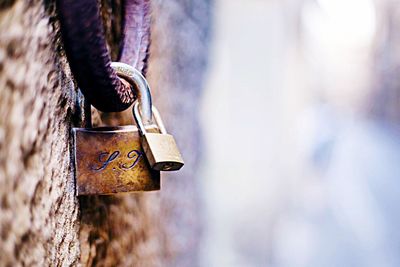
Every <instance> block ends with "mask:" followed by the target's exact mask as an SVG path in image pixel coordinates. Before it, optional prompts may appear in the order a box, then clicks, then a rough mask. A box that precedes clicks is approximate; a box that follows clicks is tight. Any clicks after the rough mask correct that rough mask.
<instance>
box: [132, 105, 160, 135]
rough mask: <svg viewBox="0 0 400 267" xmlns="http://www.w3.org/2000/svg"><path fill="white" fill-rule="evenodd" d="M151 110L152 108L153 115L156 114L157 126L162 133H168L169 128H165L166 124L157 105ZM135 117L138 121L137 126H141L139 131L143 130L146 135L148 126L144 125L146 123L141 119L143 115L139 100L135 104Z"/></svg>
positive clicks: (142, 132)
mask: <svg viewBox="0 0 400 267" xmlns="http://www.w3.org/2000/svg"><path fill="white" fill-rule="evenodd" d="M151 110H152V112H153V115H154V119H155V122H156V126H157V128H158V129H159V130H160V133H162V134H167V129H165V126H164V123H163V122H162V119H161V116H160V113H159V112H158V110H157V109H156V107H155V106H152V107H151ZM133 117H134V118H135V121H136V124H137V126H138V128H139V131H140V132H141V134H142V135H145V134H146V127H145V125H144V123H143V121H142V119H141V118H142V116H141V114H140V111H139V103H138V102H136V103H135V104H134V106H133Z"/></svg>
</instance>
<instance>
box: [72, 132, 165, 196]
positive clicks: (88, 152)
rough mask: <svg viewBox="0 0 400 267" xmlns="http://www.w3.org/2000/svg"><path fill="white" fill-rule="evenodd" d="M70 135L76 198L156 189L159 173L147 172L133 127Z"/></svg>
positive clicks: (147, 166) (138, 139) (137, 136)
mask: <svg viewBox="0 0 400 267" xmlns="http://www.w3.org/2000/svg"><path fill="white" fill-rule="evenodd" d="M149 130H150V131H153V130H154V129H153V130H152V129H149ZM73 133H74V141H75V168H76V185H77V195H93V194H99V195H106V194H114V193H120V192H131V191H135V192H138V191H153V190H159V189H160V172H158V171H154V170H151V168H150V166H149V163H148V161H147V159H146V157H145V156H144V152H143V150H142V147H141V143H140V136H139V130H138V128H137V127H135V126H121V127H101V128H92V129H87V128H74V129H73Z"/></svg>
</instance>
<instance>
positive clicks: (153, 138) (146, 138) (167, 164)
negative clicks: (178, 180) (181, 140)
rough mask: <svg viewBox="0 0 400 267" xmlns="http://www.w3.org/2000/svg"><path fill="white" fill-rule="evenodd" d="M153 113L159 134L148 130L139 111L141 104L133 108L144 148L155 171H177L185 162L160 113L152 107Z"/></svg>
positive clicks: (136, 104)
mask: <svg viewBox="0 0 400 267" xmlns="http://www.w3.org/2000/svg"><path fill="white" fill-rule="evenodd" d="M152 113H153V116H154V119H155V122H156V126H157V128H158V131H157V132H154V131H150V130H147V129H146V127H145V125H144V123H143V120H142V117H141V114H142V112H141V110H140V111H139V103H135V105H134V107H133V117H134V118H135V120H136V124H137V126H138V127H139V131H140V133H141V140H142V142H141V143H142V148H143V150H144V153H145V154H146V157H147V160H148V161H149V163H150V166H151V168H152V169H153V170H158V171H176V170H179V169H180V168H182V166H183V164H184V162H183V159H182V156H181V153H180V152H179V149H178V146H177V145H176V142H175V139H174V137H173V136H172V135H170V134H168V133H167V130H166V129H165V126H164V123H163V122H162V120H161V116H160V113H159V112H158V110H157V109H156V108H155V107H154V106H152Z"/></svg>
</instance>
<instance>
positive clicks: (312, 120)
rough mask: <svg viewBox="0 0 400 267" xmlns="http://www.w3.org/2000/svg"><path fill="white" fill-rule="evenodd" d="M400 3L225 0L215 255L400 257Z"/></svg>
mask: <svg viewBox="0 0 400 267" xmlns="http://www.w3.org/2000/svg"><path fill="white" fill-rule="evenodd" d="M399 15H400V2H398V1H394V0H393V1H391V0H376V1H373V0H351V1H347V0H314V1H311V0H279V1H278V0H270V1H262V0H251V1H249V0H235V1H232V0H216V1H215V5H214V17H213V19H214V26H213V29H212V36H213V37H212V45H211V53H210V55H209V67H208V73H207V76H206V77H207V79H206V86H205V91H204V94H203V96H202V104H201V129H203V140H204V145H205V147H204V150H203V151H202V155H203V159H202V164H201V172H200V174H199V177H201V178H200V180H201V186H202V188H201V189H202V192H203V194H202V199H203V204H204V210H205V211H204V212H205V214H204V215H205V222H206V225H205V229H204V233H203V239H202V245H201V248H202V249H201V257H200V258H201V261H202V266H298V267H302V266H304V267H305V266H400V254H399V251H400V230H399V229H398V228H399V224H400V215H399V208H398V205H397V203H398V202H399V201H400V182H399V181H398V179H399V178H400V177H399V176H400V165H399V163H400V132H399V128H398V126H399V122H400V112H399V111H400V90H399V89H400V79H399V77H400V75H399V73H400V68H399V67H400V64H399V63H400V51H399V48H400V31H399V26H400V16H399Z"/></svg>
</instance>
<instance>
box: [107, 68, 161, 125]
mask: <svg viewBox="0 0 400 267" xmlns="http://www.w3.org/2000/svg"><path fill="white" fill-rule="evenodd" d="M111 67H112V68H113V69H114V70H115V71H116V73H117V75H118V76H119V77H121V78H124V79H125V80H127V81H128V82H129V83H130V84H134V85H136V86H132V87H133V88H135V89H137V92H136V93H137V95H138V96H139V99H138V101H137V103H139V105H140V114H141V118H142V124H143V125H144V126H147V125H150V124H152V118H153V113H152V101H151V93H150V86H149V84H148V82H147V80H146V78H145V77H144V76H143V75H142V73H140V71H138V70H137V69H135V68H134V67H132V66H130V65H128V64H125V63H122V62H112V63H111ZM137 103H136V104H135V106H136V105H137Z"/></svg>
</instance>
